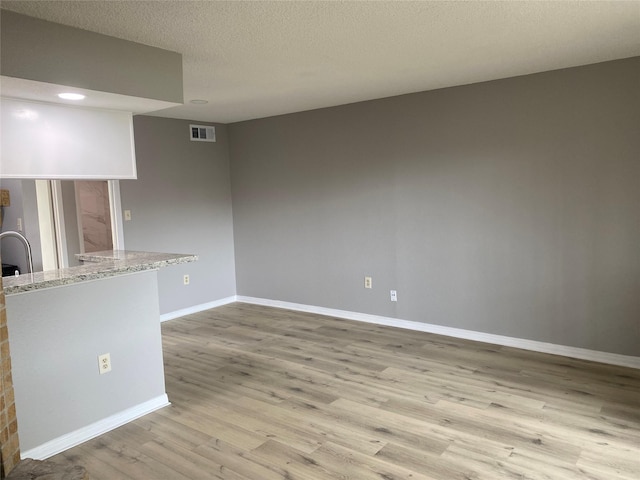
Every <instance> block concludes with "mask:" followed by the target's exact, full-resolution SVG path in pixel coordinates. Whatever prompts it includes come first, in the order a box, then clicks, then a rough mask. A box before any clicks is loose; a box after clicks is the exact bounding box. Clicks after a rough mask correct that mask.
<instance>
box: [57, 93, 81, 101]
mask: <svg viewBox="0 0 640 480" xmlns="http://www.w3.org/2000/svg"><path fill="white" fill-rule="evenodd" d="M58 96H59V97H60V98H62V99H63V100H83V99H84V95H82V94H81V93H59V94H58Z"/></svg>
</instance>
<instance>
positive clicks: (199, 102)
mask: <svg viewBox="0 0 640 480" xmlns="http://www.w3.org/2000/svg"><path fill="white" fill-rule="evenodd" d="M189 103H193V104H194V105H206V104H207V103H209V101H208V100H199V99H195V100H191V101H190V102H189Z"/></svg>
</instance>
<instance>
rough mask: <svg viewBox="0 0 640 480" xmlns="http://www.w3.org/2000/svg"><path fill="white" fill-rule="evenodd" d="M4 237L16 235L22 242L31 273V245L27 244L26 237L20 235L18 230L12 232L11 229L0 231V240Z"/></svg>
mask: <svg viewBox="0 0 640 480" xmlns="http://www.w3.org/2000/svg"><path fill="white" fill-rule="evenodd" d="M4 237H16V238H17V239H19V240H20V241H21V242H22V244H23V245H24V250H25V253H26V254H27V264H28V266H29V273H33V255H31V245H30V244H29V240H27V237H25V236H24V235H22V234H21V233H20V232H14V231H11V230H9V231H7V232H2V233H0V240H2V239H3V238H4Z"/></svg>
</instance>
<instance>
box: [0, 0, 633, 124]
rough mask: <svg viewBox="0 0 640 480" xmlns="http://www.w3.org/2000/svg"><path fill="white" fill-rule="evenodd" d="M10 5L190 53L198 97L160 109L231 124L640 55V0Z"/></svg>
mask: <svg viewBox="0 0 640 480" xmlns="http://www.w3.org/2000/svg"><path fill="white" fill-rule="evenodd" d="M1 6H2V8H6V9H9V10H13V11H16V12H19V13H23V14H26V15H30V16H34V17H38V18H42V19H45V20H50V21H53V22H57V23H62V24H65V25H71V26H74V27H79V28H83V29H86V30H92V31H94V32H99V33H103V34H106V35H112V36H115V37H119V38H123V39H126V40H132V41H135V42H140V43H144V44H147V45H152V46H155V47H160V48H165V49H168V50H173V51H176V52H180V53H182V54H183V63H184V92H185V102H187V103H186V104H185V105H184V106H179V107H173V108H170V109H167V110H163V111H160V112H157V115H159V116H164V117H172V118H184V119H192V120H200V121H215V122H223V123H230V122H235V121H240V120H246V119H251V118H260V117H267V116H272V115H278V114H283V113H290V112H296V111H302V110H310V109H315V108H321V107H327V106H333V105H340V104H345V103H352V102H357V101H362V100H370V99H375V98H382V97H388V96H393V95H399V94H403V93H411V92H418V91H423V90H431V89H436V88H442V87H448V86H454V85H463V84H469V83H475V82H481V81H486V80H493V79H498V78H505V77H511V76H517V75H524V74H528V73H535V72H541V71H546V70H554V69H559V68H565V67H572V66H577V65H585V64H589V63H597V62H602V61H606V60H612V59H618V58H626V57H632V56H637V55H640V1H625V2H604V1H596V2H587V1H575V2H564V1H553V2H540V1H529V2H516V1H506V2H482V1H470V2H451V1H446V2H440V1H418V2H405V1H388V2H384V1H382V2H381V1H377V2H370V1H354V2H338V1H322V2H320V1H299V2H296V1H279V2H272V1H253V2H245V1H124V2H121V1H98V2H94V1H82V2H68V1H6V0H3V1H2V2H1ZM192 99H205V100H208V102H209V103H208V104H207V105H192V104H190V103H188V102H189V100H192Z"/></svg>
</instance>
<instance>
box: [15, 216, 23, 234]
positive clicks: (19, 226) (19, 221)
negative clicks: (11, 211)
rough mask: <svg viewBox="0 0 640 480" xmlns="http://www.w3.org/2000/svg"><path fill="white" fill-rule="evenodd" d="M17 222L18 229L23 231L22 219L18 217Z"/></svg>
mask: <svg viewBox="0 0 640 480" xmlns="http://www.w3.org/2000/svg"><path fill="white" fill-rule="evenodd" d="M16 223H17V225H16V227H17V228H18V231H19V232H21V231H22V219H21V218H18V221H17V222H16Z"/></svg>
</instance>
